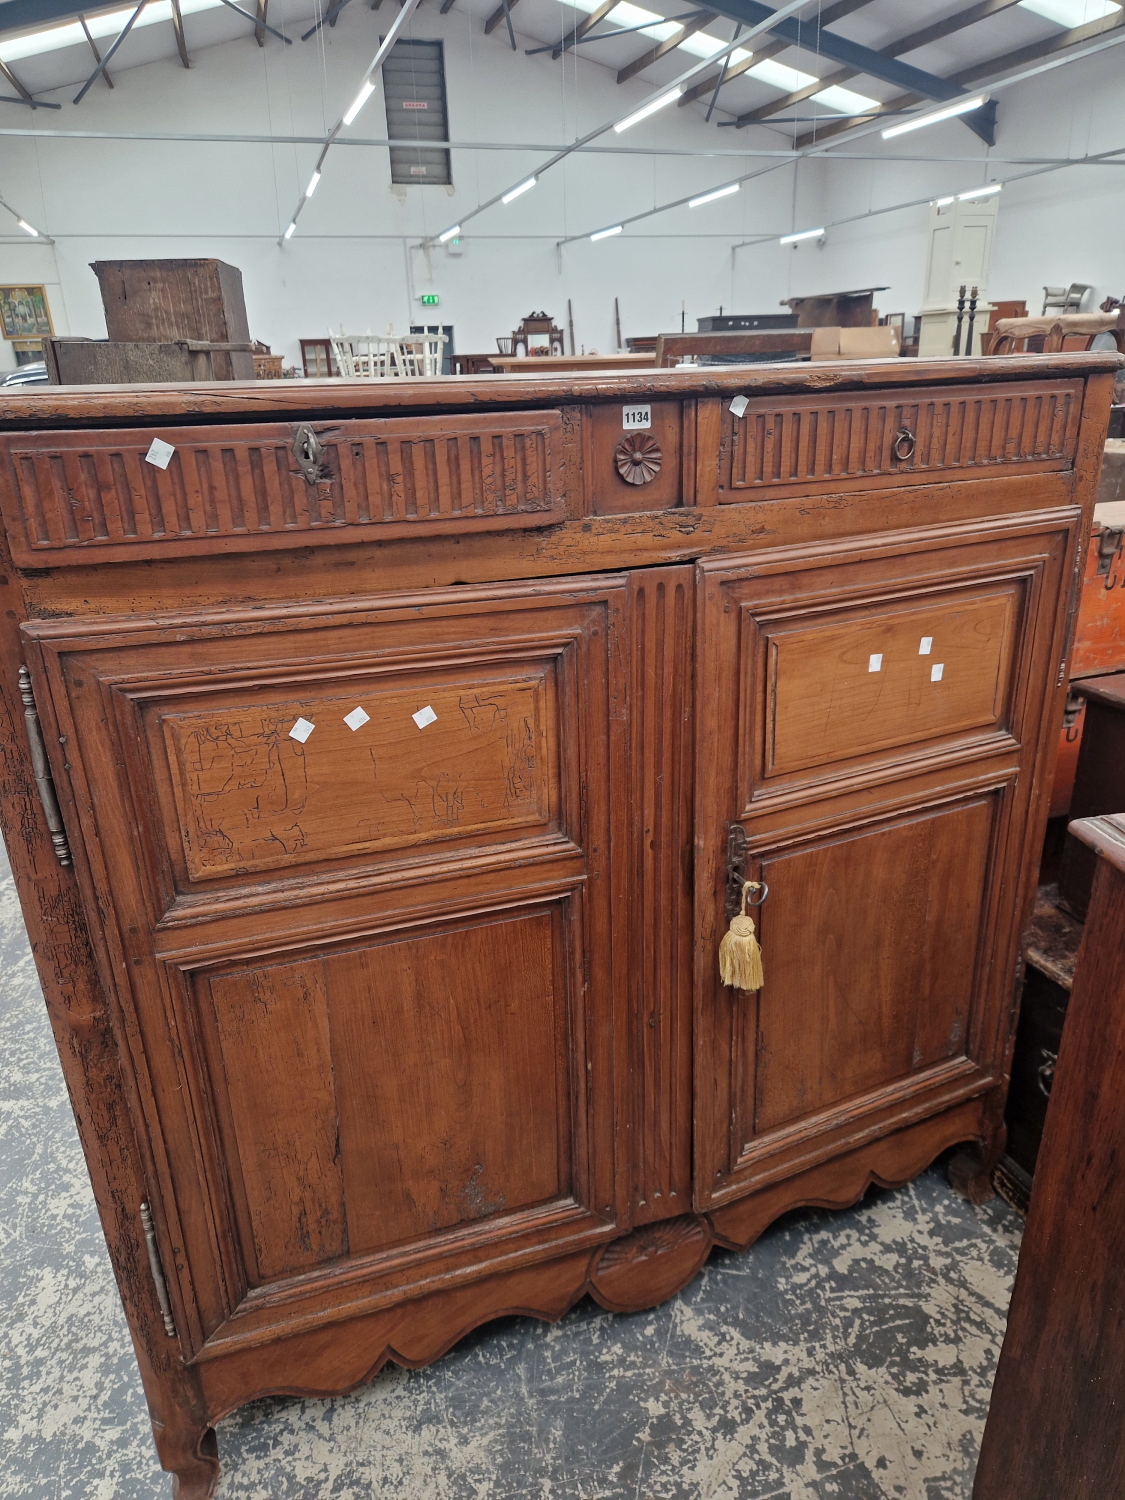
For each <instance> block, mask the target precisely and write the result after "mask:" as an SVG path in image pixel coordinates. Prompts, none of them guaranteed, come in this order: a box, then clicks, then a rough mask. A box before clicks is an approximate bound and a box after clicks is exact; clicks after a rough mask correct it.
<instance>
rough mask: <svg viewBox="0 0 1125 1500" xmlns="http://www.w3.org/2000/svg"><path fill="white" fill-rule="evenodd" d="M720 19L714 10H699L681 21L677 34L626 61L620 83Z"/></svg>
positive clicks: (620, 74)
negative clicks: (629, 61) (686, 19)
mask: <svg viewBox="0 0 1125 1500" xmlns="http://www.w3.org/2000/svg"><path fill="white" fill-rule="evenodd" d="M717 19H718V14H717V12H716V11H713V10H701V11H698V12H697V13H696V14H695V15H694V16H693V17H692V18H691V20H689V21H681V23H680V29H679V31H678V32H677V33H676V35H675V36H670V37H668V39H667V40H666V41H663V42H658V43H657V44H656V46H655V47H650V48H649V50H648V51H647V52H646V53H644V54H643V56H641V57H638V58H635V59H634V61H633V62H631V63H626V64H625V66H624V67H623V68H622V69H621V70H620V71H619V73H618V74H617V81H618V83H626V82H628V80H629V79H630V78H635V77H636V75H637V74H638V73H643V72H644V70H645V68H651V67H652V65H653V63H655V62H659V61H660V59H661V58H662V57H666V56H667V55H668V53H669V52H672V51H674V50H675V48H677V47H678V46H679V45H680V43H681V42H682V41H683V40H684V38H685V37H688V36H693V35H694V34H695V32H697V31H702V30H703V28H704V26H710V24H711V22H712V21H714V20H717Z"/></svg>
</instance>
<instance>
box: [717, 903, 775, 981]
mask: <svg viewBox="0 0 1125 1500" xmlns="http://www.w3.org/2000/svg"><path fill="white" fill-rule="evenodd" d="M758 890H761V886H760V885H759V884H758V882H757V881H755V880H746V881H744V882H743V885H742V910H741V911H740V912H739V914H738V916H737V917H735V918H734V920H733V921H732V922H731V924H730V928H729V930H728V932H727V933H726V936H725V937H724V938H723V940H722V942H721V943H720V944H719V978H720V979H721V980H722V982H723V983H724V984H729V985H732V986H733V987H734V988H735V989H736V990H760V989H761V988H762V985H763V983H764V979H763V976H762V950H761V948H760V947H759V946H758V939H757V938H756V937H755V936H754V919H753V918H752V917H748V916H747V915H746V893H747V892H748V891H758Z"/></svg>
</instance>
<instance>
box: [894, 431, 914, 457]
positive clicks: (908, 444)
mask: <svg viewBox="0 0 1125 1500" xmlns="http://www.w3.org/2000/svg"><path fill="white" fill-rule="evenodd" d="M915 442H916V439H915V437H914V434H913V433H912V432H911V430H910V428H909V427H907V426H906V425H905V424H904V425H903V426H902V427H900V428H899V430H898V432H897V433H896V435H895V440H894V442H893V443H892V444H891V452H892V453H893V454H894V456H895V457H896V458H897V459H898V461H899V462H900V463H905V462H906V460H907V459H908V458H913V457H914V448H915Z"/></svg>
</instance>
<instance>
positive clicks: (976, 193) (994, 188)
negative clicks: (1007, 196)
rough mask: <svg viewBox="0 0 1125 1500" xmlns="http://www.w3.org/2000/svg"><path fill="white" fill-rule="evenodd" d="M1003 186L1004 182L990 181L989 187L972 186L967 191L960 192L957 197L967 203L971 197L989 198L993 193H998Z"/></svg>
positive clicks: (961, 201)
mask: <svg viewBox="0 0 1125 1500" xmlns="http://www.w3.org/2000/svg"><path fill="white" fill-rule="evenodd" d="M1003 186H1004V184H1003V183H1002V182H990V183H989V184H988V186H987V187H982V188H970V189H969V191H968V192H967V193H958V194H957V199H958V201H959V202H960V203H967V202H968V201H969V199H970V198H987V197H988V196H989V194H991V193H998V192H999V191H1000V189H1001V188H1002V187H1003Z"/></svg>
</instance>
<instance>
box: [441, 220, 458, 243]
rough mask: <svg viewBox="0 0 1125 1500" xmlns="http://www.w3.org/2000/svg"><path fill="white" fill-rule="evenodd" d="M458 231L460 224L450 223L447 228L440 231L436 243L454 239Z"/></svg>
mask: <svg viewBox="0 0 1125 1500" xmlns="http://www.w3.org/2000/svg"><path fill="white" fill-rule="evenodd" d="M460 233H461V226H460V224H452V225H451V226H450V227H449V228H448V229H443V230H442V232H441V233H440V234H439V235H438V237H437V239H438V244H439V245H444V244H445V243H446V241H447V240H452V239H455V238H456V237H457V235H459V234H460Z"/></svg>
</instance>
